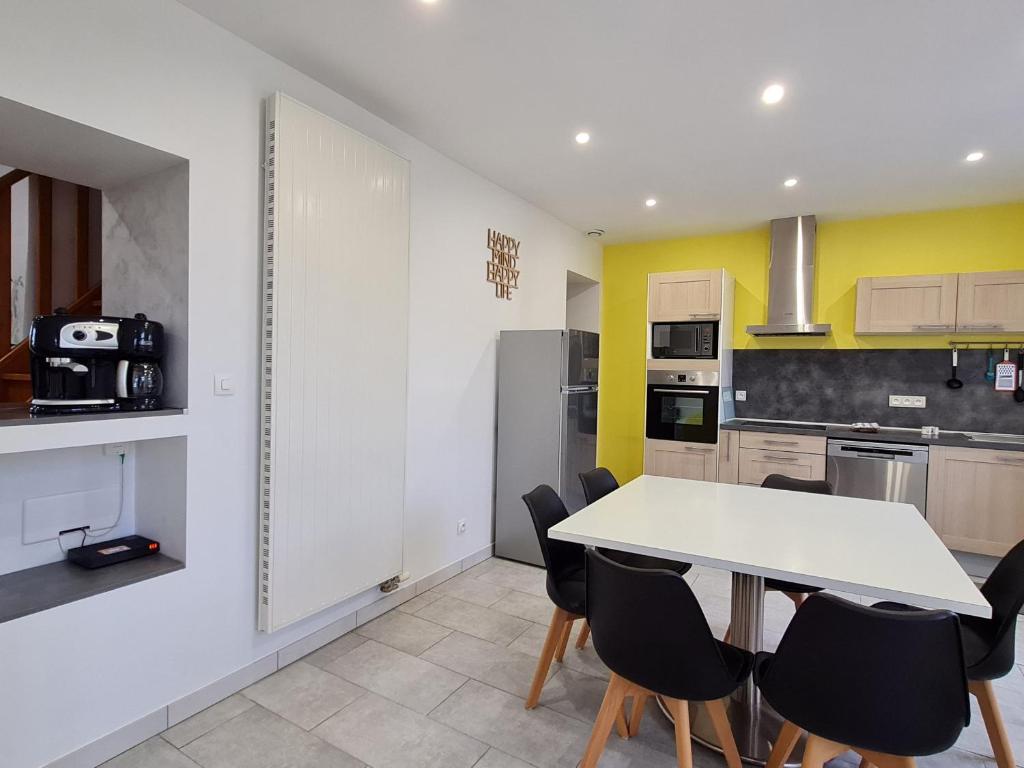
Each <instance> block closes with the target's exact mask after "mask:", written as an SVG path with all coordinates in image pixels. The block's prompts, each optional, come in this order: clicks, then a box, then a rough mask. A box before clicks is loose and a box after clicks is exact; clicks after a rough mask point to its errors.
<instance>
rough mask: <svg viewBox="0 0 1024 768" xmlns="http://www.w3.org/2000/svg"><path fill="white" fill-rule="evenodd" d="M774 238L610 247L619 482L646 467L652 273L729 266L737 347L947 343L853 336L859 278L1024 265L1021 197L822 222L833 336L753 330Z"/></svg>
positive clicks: (606, 427) (822, 308)
mask: <svg viewBox="0 0 1024 768" xmlns="http://www.w3.org/2000/svg"><path fill="white" fill-rule="evenodd" d="M768 242H769V241H768V227H767V225H766V226H765V227H763V228H761V229H758V230H755V231H750V232H737V233H729V234H722V235H710V236H705V237H688V238H682V239H679V240H662V241H656V242H648V243H629V244H624V245H611V246H608V247H607V248H605V250H604V277H603V279H602V282H601V285H602V296H601V379H600V385H601V397H600V417H599V421H598V424H599V435H598V462H599V463H600V464H602V465H603V466H607V467H608V468H609V469H611V470H612V472H613V473H614V474H615V476H616V477H617V478H619V481H620V482H625V481H626V480H629V479H632V478H633V477H635V476H636V475H638V474H640V473H641V471H642V469H643V426H644V425H643V422H644V390H645V387H644V378H645V371H646V359H647V349H646V345H647V337H646V322H647V275H648V273H650V272H671V271H673V270H681V269H715V268H719V267H725V268H726V269H727V270H729V272H731V273H732V274H733V276H735V278H736V314H735V324H734V327H735V330H734V346H735V347H736V348H737V349H780V348H785V349H832V348H840V349H847V348H862V349H872V348H886V347H888V348H903V349H906V348H922V347H946V346H947V342H948V341H949V340H950V339H951V338H953V337H950V336H866V337H865V336H854V335H853V324H854V310H855V307H856V293H857V291H856V283H857V278H858V277H868V276H878V275H917V274H934V273H941V272H973V271H994V270H1003V269H1024V203H1013V204H1010V205H994V206H986V207H984V208H960V209H955V210H949V211H934V212H928V213H911V214H902V215H899V216H885V217H879V218H873V219H858V220H852V221H819V222H818V243H817V267H816V274H815V283H816V285H815V307H816V317H815V321H816V322H820V323H831V324H832V335H831V336H829V337H826V338H788V337H782V338H754V337H752V336H750V335H748V334H747V332H746V327H747V326H748V325H751V324H758V323H763V322H764V319H765V309H766V300H767V283H768V247H769V246H768ZM1004 335H1005V334H1004ZM972 338H985V337H984V336H972ZM992 338H995V337H992Z"/></svg>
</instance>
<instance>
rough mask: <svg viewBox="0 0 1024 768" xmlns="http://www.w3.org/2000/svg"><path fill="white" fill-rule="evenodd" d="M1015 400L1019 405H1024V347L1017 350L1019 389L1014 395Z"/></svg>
mask: <svg viewBox="0 0 1024 768" xmlns="http://www.w3.org/2000/svg"><path fill="white" fill-rule="evenodd" d="M1013 399H1014V400H1016V401H1017V402H1018V403H1024V347H1021V348H1020V349H1018V350H1017V389H1016V391H1014V393H1013Z"/></svg>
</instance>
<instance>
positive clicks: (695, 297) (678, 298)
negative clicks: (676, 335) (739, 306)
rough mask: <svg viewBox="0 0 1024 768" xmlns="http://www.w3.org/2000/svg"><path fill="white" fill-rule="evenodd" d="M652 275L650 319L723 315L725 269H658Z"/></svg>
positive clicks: (691, 318)
mask: <svg viewBox="0 0 1024 768" xmlns="http://www.w3.org/2000/svg"><path fill="white" fill-rule="evenodd" d="M649 279H650V285H649V293H648V296H649V302H648V305H647V319H648V320H649V321H650V322H652V323H660V322H673V321H679V320H720V319H721V317H722V270H720V269H706V270H689V271H686V272H659V273H657V274H652V275H651V276H650V278H649Z"/></svg>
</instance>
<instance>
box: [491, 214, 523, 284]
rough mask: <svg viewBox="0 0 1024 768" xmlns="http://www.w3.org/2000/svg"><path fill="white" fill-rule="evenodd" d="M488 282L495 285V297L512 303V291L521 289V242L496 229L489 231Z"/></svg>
mask: <svg viewBox="0 0 1024 768" xmlns="http://www.w3.org/2000/svg"><path fill="white" fill-rule="evenodd" d="M487 247H488V248H489V249H490V251H491V258H490V259H488V261H487V282H489V283H494V297H495V298H497V299H507V300H508V301H512V289H513V288H518V287H519V241H518V240H516V239H515V238H514V237H509V236H508V235H503V234H501V232H498V231H497V230H495V229H488V230H487Z"/></svg>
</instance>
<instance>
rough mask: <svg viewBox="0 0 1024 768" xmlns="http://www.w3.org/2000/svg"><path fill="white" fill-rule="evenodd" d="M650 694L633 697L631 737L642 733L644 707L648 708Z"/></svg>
mask: <svg viewBox="0 0 1024 768" xmlns="http://www.w3.org/2000/svg"><path fill="white" fill-rule="evenodd" d="M649 697H650V694H648V693H638V694H637V695H636V696H634V697H633V712H632V713H631V714H630V716H629V735H630V736H636V735H637V734H638V733H640V719H641V718H642V717H643V716H644V707H646V706H647V699H648V698H649Z"/></svg>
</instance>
